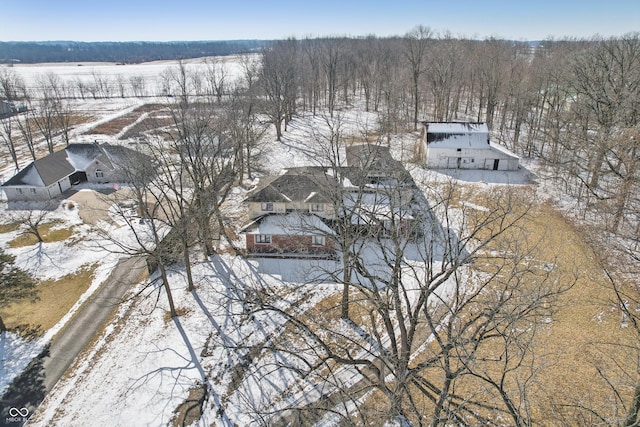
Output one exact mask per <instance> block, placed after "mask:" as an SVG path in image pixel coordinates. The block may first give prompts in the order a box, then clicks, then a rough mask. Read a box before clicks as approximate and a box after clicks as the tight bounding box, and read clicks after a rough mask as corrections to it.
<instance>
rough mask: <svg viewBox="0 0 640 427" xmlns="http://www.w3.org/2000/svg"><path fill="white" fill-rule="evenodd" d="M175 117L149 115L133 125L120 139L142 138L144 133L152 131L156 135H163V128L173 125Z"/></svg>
mask: <svg viewBox="0 0 640 427" xmlns="http://www.w3.org/2000/svg"><path fill="white" fill-rule="evenodd" d="M173 123H174V122H173V119H172V118H171V117H165V116H149V117H145V118H144V119H142V120H140V121H138V122H137V123H136V124H135V125H133V126H131V127H130V128H129V129H128V130H127V131H126V132H125V133H124V134H123V135H122V136H121V137H120V138H119V139H134V138H140V137H141V136H142V135H143V134H144V133H147V132H150V133H151V134H154V135H161V134H162V133H163V131H162V129H164V128H167V127H170V126H171V125H173Z"/></svg>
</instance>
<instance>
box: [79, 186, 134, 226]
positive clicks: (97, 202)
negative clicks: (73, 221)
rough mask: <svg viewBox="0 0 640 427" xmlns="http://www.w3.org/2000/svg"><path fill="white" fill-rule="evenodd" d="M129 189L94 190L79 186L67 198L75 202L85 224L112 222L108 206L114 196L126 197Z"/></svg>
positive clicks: (114, 198)
mask: <svg viewBox="0 0 640 427" xmlns="http://www.w3.org/2000/svg"><path fill="white" fill-rule="evenodd" d="M129 192H130V190H129V189H120V190H114V189H112V188H105V189H104V190H95V189H90V188H80V189H76V190H72V192H71V193H70V194H69V195H68V197H67V200H71V201H73V202H75V204H76V205H77V207H78V210H79V214H80V219H82V221H84V222H85V223H86V224H90V225H96V224H97V223H98V222H100V221H105V222H109V223H113V221H112V220H111V217H110V216H109V208H110V207H111V205H112V204H113V202H114V200H116V197H117V198H118V199H124V198H127V195H128V193H129Z"/></svg>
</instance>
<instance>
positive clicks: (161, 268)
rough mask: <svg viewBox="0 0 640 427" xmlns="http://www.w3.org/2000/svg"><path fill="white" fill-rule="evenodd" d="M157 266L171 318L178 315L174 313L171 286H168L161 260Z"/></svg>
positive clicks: (174, 307) (165, 271)
mask: <svg viewBox="0 0 640 427" xmlns="http://www.w3.org/2000/svg"><path fill="white" fill-rule="evenodd" d="M158 268H159V269H160V277H161V278H162V286H163V287H164V290H165V292H166V293H167V301H168V302H169V313H170V314H171V318H172V319H173V318H174V317H176V316H178V313H176V306H175V304H174V303H173V294H172V293H171V288H170V287H169V278H168V277H167V270H166V269H165V268H164V264H163V263H162V261H161V262H159V263H158Z"/></svg>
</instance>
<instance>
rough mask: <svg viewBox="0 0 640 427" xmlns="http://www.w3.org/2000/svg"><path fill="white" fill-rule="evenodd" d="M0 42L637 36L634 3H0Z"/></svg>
mask: <svg viewBox="0 0 640 427" xmlns="http://www.w3.org/2000/svg"><path fill="white" fill-rule="evenodd" d="M0 6H1V7H0V41H33V40H39V41H43V40H75V41H134V40H144V41H170V40H171V41H181V40H233V39H282V38H286V37H289V36H295V37H298V38H300V37H305V36H314V37H315V36H335V35H346V36H364V35H369V34H375V35H377V36H380V37H383V36H390V35H402V34H404V33H406V32H407V31H409V30H411V29H412V28H414V27H415V26H416V25H425V26H427V27H430V28H432V29H434V30H439V31H441V30H448V31H450V32H451V34H452V35H454V36H465V37H472V38H479V39H482V38H485V37H490V36H495V37H499V38H506V39H513V40H540V39H545V38H547V37H549V36H553V37H555V38H562V37H565V36H570V37H578V38H588V37H591V36H593V35H595V34H599V35H601V36H618V35H622V34H625V33H628V32H633V31H640V0H538V1H526V0H456V1H447V0H393V1H383V0H367V1H361V0H355V1H352V0H315V1H304V0H298V1H293V0H227V1H220V0H208V1H207V0H171V1H168V0H106V1H105V0H97V1H92V0H0Z"/></svg>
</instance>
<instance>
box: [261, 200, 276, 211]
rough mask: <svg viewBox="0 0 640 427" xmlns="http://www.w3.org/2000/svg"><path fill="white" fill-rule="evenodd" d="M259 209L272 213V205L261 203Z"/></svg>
mask: <svg viewBox="0 0 640 427" xmlns="http://www.w3.org/2000/svg"><path fill="white" fill-rule="evenodd" d="M261 209H262V211H264V212H273V203H271V202H269V203H263V204H262V207H261Z"/></svg>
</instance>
